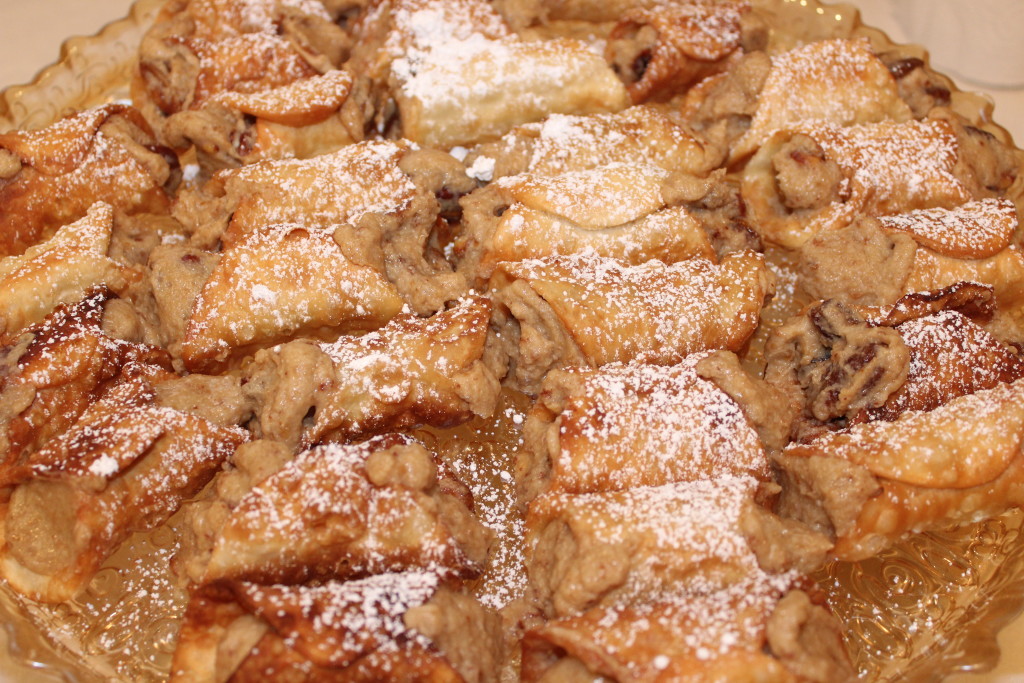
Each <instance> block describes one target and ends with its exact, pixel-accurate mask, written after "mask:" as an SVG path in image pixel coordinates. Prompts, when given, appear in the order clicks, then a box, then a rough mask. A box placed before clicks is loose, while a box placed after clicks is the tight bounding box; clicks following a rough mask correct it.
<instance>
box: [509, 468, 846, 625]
mask: <svg viewBox="0 0 1024 683" xmlns="http://www.w3.org/2000/svg"><path fill="white" fill-rule="evenodd" d="M756 490H757V480H755V479H753V478H751V477H747V476H740V477H736V476H731V475H722V476H719V477H716V478H714V479H705V480H699V481H691V482H686V483H678V484H669V485H665V486H657V487H636V488H632V489H628V490H625V491H617V492H612V493H592V494H575V495H573V494H561V493H548V494H545V495H543V496H540V497H539V498H537V499H535V500H534V501H533V502H532V503H531V504H530V508H529V511H528V513H527V517H526V548H527V550H526V552H527V572H528V574H529V577H530V586H531V591H532V594H533V596H534V600H536V603H537V606H538V608H539V609H540V610H541V611H542V612H543V613H544V614H545V615H547V616H549V617H551V616H559V617H564V616H571V615H575V614H579V613H581V612H583V611H585V610H588V609H590V608H592V607H595V606H606V607H607V606H612V605H616V604H625V603H634V604H635V603H642V602H645V601H648V600H652V601H655V600H657V598H658V597H659V596H664V595H666V594H673V595H685V596H699V595H707V594H711V593H715V592H716V591H719V590H722V589H724V588H726V587H727V586H729V585H732V584H735V583H738V582H741V581H742V580H744V578H746V577H748V576H755V575H762V574H763V573H764V570H762V569H761V567H760V565H759V564H758V554H759V553H758V552H755V547H760V548H761V549H762V552H765V551H764V550H763V548H764V547H766V546H765V542H764V541H758V540H756V539H748V537H747V534H748V533H752V535H758V532H759V531H760V530H761V529H766V528H768V526H761V527H759V526H758V522H759V517H760V516H761V515H770V513H768V512H765V511H763V510H761V509H760V508H758V507H757V505H756V504H755V503H754V496H755V493H756ZM789 531H790V533H789V534H788V537H787V534H782V535H781V536H779V537H773V538H772V541H771V543H774V544H775V546H776V547H775V548H773V551H774V552H777V553H779V556H778V557H779V559H778V560H777V561H776V562H773V563H772V564H773V565H776V564H777V565H778V566H777V567H776V566H772V569H773V570H774V569H779V570H780V571H785V570H788V569H790V568H792V567H793V565H794V564H799V565H801V566H814V562H815V561H816V560H818V559H820V557H821V556H822V555H823V553H824V551H825V550H827V549H828V547H829V544H828V542H827V541H825V540H824V539H823V538H817V537H815V535H814V534H812V533H810V532H808V531H804V530H801V529H798V528H797V527H795V526H794V527H791V528H790V529H789ZM798 537H799V538H801V540H802V541H804V543H803V544H802V545H801V544H799V543H795V539H796V538H798ZM791 543H793V544H794V545H795V546H797V547H799V548H800V549H799V550H798V551H797V552H796V553H793V554H787V553H788V551H785V550H783V547H784V546H787V544H791ZM798 554H803V555H805V557H798V556H797V555H798ZM766 564H767V562H766ZM772 573H775V572H772Z"/></svg>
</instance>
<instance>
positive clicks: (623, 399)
mask: <svg viewBox="0 0 1024 683" xmlns="http://www.w3.org/2000/svg"><path fill="white" fill-rule="evenodd" d="M705 355H706V354H693V355H691V356H688V357H687V358H686V359H685V360H684V361H683V362H682V363H681V364H679V365H672V366H665V367H663V366H656V365H644V364H628V365H619V364H612V365H606V366H604V367H602V368H599V369H597V370H591V369H589V368H586V369H582V368H577V369H572V370H568V371H562V370H553V371H552V372H551V373H549V374H548V376H547V379H546V380H545V382H544V389H543V391H542V392H541V394H540V396H538V400H537V403H536V405H535V406H534V408H533V410H532V411H531V412H530V413H529V415H528V416H527V418H526V426H525V431H524V436H525V439H526V448H525V450H524V451H523V452H522V454H521V455H520V458H519V461H518V462H517V474H518V475H519V489H520V498H521V500H524V501H526V502H528V501H530V500H532V499H533V498H535V497H536V496H537V495H539V494H540V493H541V492H543V491H552V492H555V493H597V492H607V491H619V490H623V489H630V488H633V487H636V486H660V485H663V484H671V483H676V482H688V481H699V480H702V479H711V478H715V477H718V476H722V475H736V476H739V475H748V476H753V477H755V478H757V479H759V480H762V481H768V480H769V479H770V472H769V461H768V456H767V455H766V453H765V450H764V447H763V446H762V445H761V442H760V440H759V439H758V435H757V431H756V430H755V429H754V427H753V426H752V425H751V423H750V420H748V418H747V417H746V415H744V413H743V410H742V408H741V407H740V406H739V404H737V402H736V401H735V400H733V398H732V397H730V396H729V395H728V394H727V393H726V392H725V391H723V390H722V389H720V388H719V387H718V386H717V385H716V384H715V383H714V382H712V381H710V380H707V379H704V378H702V377H701V376H700V375H699V374H698V370H697V367H698V364H699V362H700V361H701V360H702V358H703V357H704V356H705Z"/></svg>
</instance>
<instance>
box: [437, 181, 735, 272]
mask: <svg viewBox="0 0 1024 683" xmlns="http://www.w3.org/2000/svg"><path fill="white" fill-rule="evenodd" d="M666 177H667V173H666V172H665V171H663V170H662V169H660V168H658V167H656V166H641V165H619V164H616V165H612V166H604V167H601V168H597V169H592V170H586V171H574V172H570V173H564V174H562V175H558V176H553V177H550V176H549V177H545V176H539V175H534V174H523V175H517V176H511V177H506V178H503V179H501V180H499V181H497V182H496V183H494V184H492V185H491V186H490V187H488V188H486V189H483V190H478V191H477V192H475V193H473V194H472V195H470V196H469V197H467V198H465V199H463V201H462V206H463V209H464V216H463V225H464V230H465V232H464V234H463V235H462V236H461V237H460V238H459V239H458V240H457V242H456V253H459V254H460V255H461V257H462V258H461V260H460V262H459V269H460V271H461V272H463V273H465V274H466V276H467V278H472V279H474V280H475V281H477V282H485V281H486V280H487V279H488V278H489V277H490V276H491V274H493V272H494V269H495V267H496V266H497V264H499V263H501V262H504V261H523V260H526V259H531V258H542V257H547V256H560V255H565V256H568V255H576V254H588V255H596V256H600V257H605V258H615V259H618V260H620V261H622V262H624V263H626V264H629V265H638V264H641V263H645V262H647V261H650V260H651V259H658V260H660V261H663V262H665V263H675V262H677V261H685V260H686V259H689V258H692V257H695V256H699V257H703V258H705V259H708V260H715V259H716V255H715V250H714V248H713V247H712V245H711V241H710V239H709V238H708V235H707V234H706V233H705V231H704V229H703V227H702V226H701V223H700V221H699V220H698V219H697V218H696V217H695V216H694V215H693V213H692V212H691V211H690V210H688V209H686V208H685V207H683V206H672V207H667V206H666V202H665V200H664V199H663V196H662V191H661V185H662V183H663V182H664V181H665V179H666Z"/></svg>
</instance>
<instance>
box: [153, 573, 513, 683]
mask: <svg viewBox="0 0 1024 683" xmlns="http://www.w3.org/2000/svg"><path fill="white" fill-rule="evenodd" d="M501 649H502V644H501V633H500V620H499V618H498V616H497V615H496V614H495V613H493V612H491V611H490V610H488V609H487V608H485V607H483V606H482V605H480V604H479V603H478V602H477V601H476V600H474V599H473V598H471V597H469V596H466V595H463V594H461V593H459V592H458V591H457V590H453V588H451V587H449V586H446V585H445V584H444V582H442V581H441V580H440V579H439V577H438V576H437V575H436V574H432V573H428V572H421V571H410V572H404V573H390V574H378V575H376V576H371V577H368V578H365V579H359V580H355V581H348V582H340V581H329V582H326V583H324V584H323V585H320V586H282V585H273V586H259V585H256V584H251V583H238V584H235V585H233V586H232V587H231V588H230V590H226V589H221V590H210V589H204V590H196V591H193V594H192V597H191V602H190V605H189V608H188V611H187V612H186V615H185V622H184V625H183V627H182V636H181V639H180V641H179V645H178V649H177V651H176V652H175V659H174V664H173V665H172V674H171V680H172V681H176V680H180V681H185V680H187V681H202V682H209V683H214V682H216V681H224V680H231V681H235V682H236V683H241V682H242V681H259V680H267V678H268V677H269V678H273V679H286V680H300V681H313V680H316V681H321V680H366V681H369V680H375V681H407V680H413V679H415V680H431V681H435V680H436V681H462V682H465V683H479V682H483V681H495V680H497V675H496V674H497V671H498V668H499V665H500V662H501V657H502V653H501Z"/></svg>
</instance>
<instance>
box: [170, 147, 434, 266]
mask: <svg viewBox="0 0 1024 683" xmlns="http://www.w3.org/2000/svg"><path fill="white" fill-rule="evenodd" d="M408 151H409V148H408V146H407V145H405V144H400V143H394V142H384V141H379V142H377V141H375V142H365V143H359V144H356V145H351V146H348V147H345V148H343V149H341V150H338V151H337V152H334V153H332V154H326V155H323V156H320V157H316V158H314V159H288V160H280V161H262V162H258V163H255V164H250V165H248V166H245V167H243V168H239V169H231V170H225V171H221V172H219V173H217V174H216V175H214V176H213V178H211V179H210V181H209V182H207V183H206V184H205V185H204V186H203V187H202V188H201V189H199V190H193V191H189V190H186V191H184V192H183V193H182V196H181V197H180V198H179V200H178V205H177V206H176V207H175V216H176V217H177V218H178V219H179V220H180V221H181V222H182V223H183V224H184V225H185V226H186V227H189V228H191V229H192V230H193V231H194V232H195V233H197V234H195V235H194V236H193V243H197V246H204V247H212V246H214V245H215V244H216V243H217V241H218V240H219V241H221V242H223V243H224V244H225V245H230V244H231V243H233V242H237V241H238V240H240V239H241V238H242V237H243V236H244V235H245V234H247V233H249V232H251V231H253V230H255V229H256V228H259V227H263V226H266V225H274V224H278V223H299V224H302V225H305V226H306V227H308V228H320V229H325V230H326V229H328V228H331V227H332V226H337V225H341V224H343V223H349V224H352V225H355V224H357V223H358V222H359V220H360V219H361V218H363V216H365V215H367V214H377V215H381V216H389V215H402V213H403V212H404V211H406V210H408V209H409V208H410V207H411V206H412V204H413V200H414V198H415V197H416V195H417V190H416V186H415V185H414V184H413V183H412V181H411V180H410V179H409V177H408V176H407V175H406V174H405V173H403V172H402V170H401V168H400V167H399V162H400V161H401V160H402V158H403V157H404V156H405V154H406V153H407V152H408Z"/></svg>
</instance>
